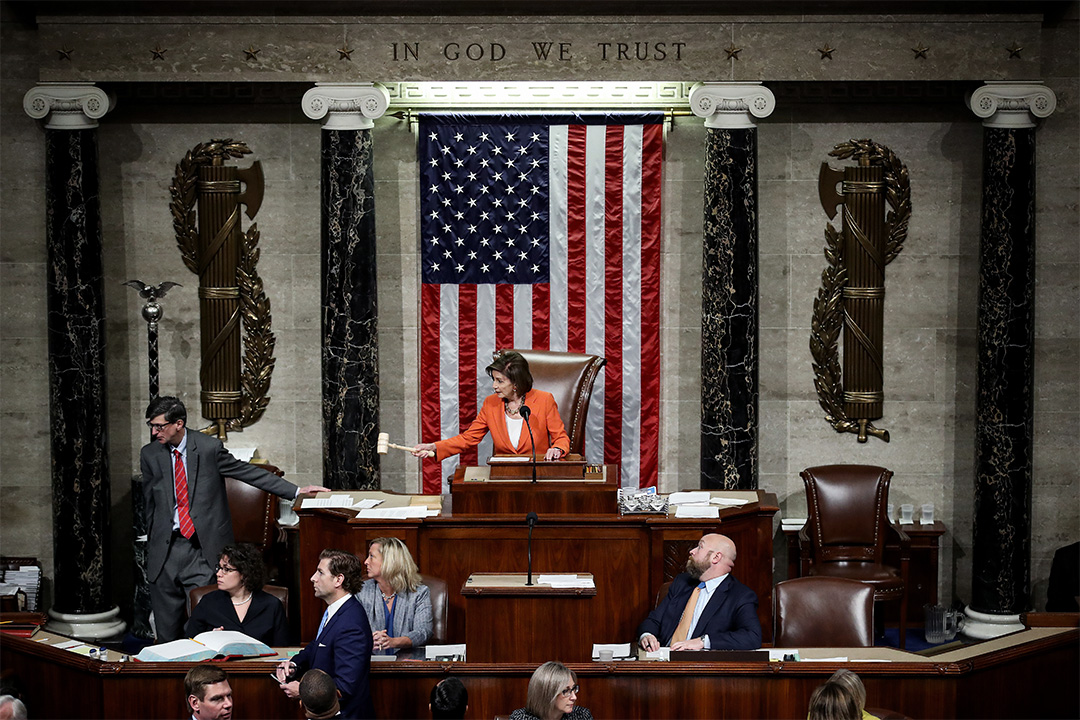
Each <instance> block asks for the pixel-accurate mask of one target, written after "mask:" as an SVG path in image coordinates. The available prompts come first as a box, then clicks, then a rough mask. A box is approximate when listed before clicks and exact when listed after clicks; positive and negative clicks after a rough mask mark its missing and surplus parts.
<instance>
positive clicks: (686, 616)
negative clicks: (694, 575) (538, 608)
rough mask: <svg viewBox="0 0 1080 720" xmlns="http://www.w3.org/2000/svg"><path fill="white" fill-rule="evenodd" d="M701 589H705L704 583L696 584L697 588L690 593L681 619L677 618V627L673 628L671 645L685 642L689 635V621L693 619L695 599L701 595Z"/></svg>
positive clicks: (695, 605)
mask: <svg viewBox="0 0 1080 720" xmlns="http://www.w3.org/2000/svg"><path fill="white" fill-rule="evenodd" d="M703 587H705V583H698V586H697V587H696V588H694V592H692V593H690V599H689V600H687V601H686V607H685V608H683V611H682V617H681V618H679V626H678V627H677V628H675V634H674V635H672V636H671V642H672V643H677V642H680V641H682V640H685V639H686V636H687V635H688V634H690V621H691V620H693V619H694V608H696V607H697V599H698V596H699V595H701V588H703Z"/></svg>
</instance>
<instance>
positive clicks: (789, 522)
mask: <svg viewBox="0 0 1080 720" xmlns="http://www.w3.org/2000/svg"><path fill="white" fill-rule="evenodd" d="M805 524H806V518H804V517H794V518H783V519H782V520H781V521H780V527H781V528H782V529H784V530H801V529H802V527H803V525H805Z"/></svg>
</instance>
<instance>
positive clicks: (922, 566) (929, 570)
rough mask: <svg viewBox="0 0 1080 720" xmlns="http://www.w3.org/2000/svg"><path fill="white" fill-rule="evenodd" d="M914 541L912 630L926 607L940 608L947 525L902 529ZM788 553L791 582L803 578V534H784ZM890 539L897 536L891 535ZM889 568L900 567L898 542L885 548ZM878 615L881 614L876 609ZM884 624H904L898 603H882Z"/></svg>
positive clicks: (910, 570)
mask: <svg viewBox="0 0 1080 720" xmlns="http://www.w3.org/2000/svg"><path fill="white" fill-rule="evenodd" d="M900 529H902V530H903V531H904V532H905V533H907V535H908V537H910V538H911V560H910V562H909V563H908V579H909V581H910V583H911V587H910V589H909V590H908V627H909V628H911V627H914V626H916V625H918V624H920V623H922V622H923V620H924V617H923V605H936V604H937V601H938V545H939V543H940V541H941V536H942V535H944V534H945V525H944V524H943V523H941V522H934V524H932V525H901V526H900ZM783 533H784V537H785V538H786V539H787V550H788V578H797V577H799V575H800V561H801V559H802V551H801V548H799V531H798V530H784V531H783ZM889 537H890V538H892V537H893V536H892V535H891V534H890V535H889ZM885 564H886V565H892V566H893V567H897V568H899V567H900V546H899V545H898V544H896V543H895V542H889V543H888V544H886V545H885ZM874 612H877V610H876V609H875V610H874ZM881 612H883V613H884V620H885V622H886V623H889V624H896V623H898V622H899V621H900V605H899V603H895V602H887V603H881Z"/></svg>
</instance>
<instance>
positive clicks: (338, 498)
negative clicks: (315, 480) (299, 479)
mask: <svg viewBox="0 0 1080 720" xmlns="http://www.w3.org/2000/svg"><path fill="white" fill-rule="evenodd" d="M352 506H353V499H352V495H345V494H337V495H327V496H326V497H313V498H304V499H303V500H301V501H300V507H301V508H302V509H304V510H307V509H308V508H351V507H352Z"/></svg>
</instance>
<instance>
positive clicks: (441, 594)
mask: <svg viewBox="0 0 1080 720" xmlns="http://www.w3.org/2000/svg"><path fill="white" fill-rule="evenodd" d="M420 582H422V583H424V584H425V585H427V588H428V592H429V593H430V595H431V637H430V638H428V645H443V644H445V643H446V617H447V608H448V607H449V593H448V592H447V588H446V581H445V580H443V579H442V578H437V577H435V576H434V575H424V574H422V573H421V575H420Z"/></svg>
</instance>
